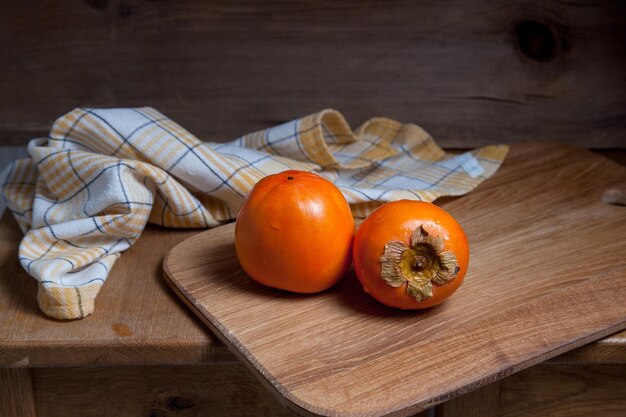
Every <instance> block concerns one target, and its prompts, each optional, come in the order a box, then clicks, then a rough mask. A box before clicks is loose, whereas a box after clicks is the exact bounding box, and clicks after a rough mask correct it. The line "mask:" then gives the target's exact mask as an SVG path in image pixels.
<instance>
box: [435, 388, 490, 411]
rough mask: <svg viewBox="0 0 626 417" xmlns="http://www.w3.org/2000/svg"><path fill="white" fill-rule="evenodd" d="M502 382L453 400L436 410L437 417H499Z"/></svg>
mask: <svg viewBox="0 0 626 417" xmlns="http://www.w3.org/2000/svg"><path fill="white" fill-rule="evenodd" d="M499 404H500V381H496V382H492V383H491V384H489V385H485V386H484V387H480V388H478V389H477V390H475V391H472V392H468V393H467V394H464V395H461V396H459V397H456V398H453V399H451V400H449V401H446V402H445V403H443V404H439V405H438V406H437V408H436V413H435V417H498V409H499Z"/></svg>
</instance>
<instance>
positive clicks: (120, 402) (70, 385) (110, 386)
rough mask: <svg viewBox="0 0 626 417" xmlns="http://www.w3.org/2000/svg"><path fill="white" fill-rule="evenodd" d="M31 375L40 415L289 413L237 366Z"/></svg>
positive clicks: (262, 416)
mask: <svg viewBox="0 0 626 417" xmlns="http://www.w3.org/2000/svg"><path fill="white" fill-rule="evenodd" d="M33 374H34V376H33V379H34V382H35V385H36V386H37V392H36V399H37V410H38V412H39V414H38V416H39V417H58V416H63V417H101V416H115V417H137V416H145V417H148V416H150V417H166V416H176V417H200V416H219V417H237V416H259V417H274V416H276V417H287V416H289V415H291V414H290V413H289V411H288V410H286V409H285V408H284V407H282V406H281V405H280V404H279V402H278V401H276V400H275V399H274V398H272V396H270V395H268V393H267V390H265V388H263V386H261V384H260V383H259V381H257V380H256V379H255V378H254V377H253V376H252V374H251V373H250V371H249V370H248V369H246V368H245V367H244V366H242V365H241V364H240V363H238V362H233V363H230V364H205V365H194V366H188V365H184V366H145V367H143V366H141V367H91V368H42V369H36V370H34V371H33ZM103 387H106V389H103ZM7 417H8V415H7Z"/></svg>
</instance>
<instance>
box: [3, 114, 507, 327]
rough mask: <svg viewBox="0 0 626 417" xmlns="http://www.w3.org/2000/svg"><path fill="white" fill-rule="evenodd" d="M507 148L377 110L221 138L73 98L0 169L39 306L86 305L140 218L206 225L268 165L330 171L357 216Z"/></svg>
mask: <svg viewBox="0 0 626 417" xmlns="http://www.w3.org/2000/svg"><path fill="white" fill-rule="evenodd" d="M507 151H508V148H507V147H506V146H488V147H484V148H481V149H477V150H474V151H472V152H467V153H463V154H459V155H452V154H448V153H446V152H444V151H443V150H441V149H440V148H439V147H438V146H437V145H436V144H435V142H434V141H433V139H432V138H431V137H430V135H428V133H426V132H425V131H424V130H422V129H421V128H420V127H419V126H416V125H414V124H403V123H400V122H397V121H394V120H390V119H386V118H375V119H372V120H370V121H368V122H366V123H365V124H364V125H362V126H361V127H360V128H358V129H357V130H356V131H354V132H353V131H352V130H351V129H350V127H349V126H348V124H347V123H346V121H345V120H344V118H343V117H342V115H341V114H340V113H338V112H337V111H334V110H324V111H321V112H319V113H315V114H312V115H310V116H306V117H303V118H300V119H297V120H293V121H291V122H288V123H285V124H282V125H279V126H275V127H272V128H269V129H266V130H262V131H259V132H255V133H250V134H247V135H244V136H242V137H240V138H238V139H236V140H234V141H232V142H229V143H209V142H201V141H200V140H198V139H197V138H196V137H195V136H193V135H192V134H191V133H189V132H188V131H186V130H185V129H183V128H182V127H181V126H179V125H178V124H176V123H175V122H173V121H172V120H170V119H168V118H167V117H166V116H164V115H163V114H161V113H159V112H158V111H156V110H154V109H152V108H147V107H146V108H134V109H75V110H73V111H71V112H70V113H68V114H66V115H65V116H62V117H61V118H60V119H58V120H57V121H56V122H55V123H54V125H53V127H52V130H51V132H50V135H49V137H48V138H41V139H34V140H32V141H31V142H30V143H29V145H28V152H29V154H30V158H29V159H22V160H19V161H17V162H15V163H13V164H12V165H11V166H9V167H8V169H6V170H5V171H4V172H3V173H2V175H1V176H0V184H2V195H3V198H4V203H5V205H6V206H7V208H8V210H10V212H11V213H13V215H14V216H15V218H16V219H17V221H18V223H19V225H20V227H21V228H22V230H23V231H24V233H25V236H24V238H23V240H22V242H21V244H20V247H19V261H20V263H21V265H22V266H23V267H24V269H25V270H26V271H28V273H29V274H31V275H32V276H33V277H35V278H36V279H37V280H38V281H39V290H38V295H37V299H38V301H39V306H40V307H41V309H42V310H43V312H44V313H45V314H47V315H49V316H51V317H55V318H58V319H76V318H82V317H85V316H86V315H88V314H90V313H91V312H92V311H93V309H94V300H95V298H96V295H97V294H98V291H99V290H100V288H101V286H102V284H103V283H104V281H105V280H106V278H107V275H108V274H109V271H110V270H111V267H112V266H113V264H114V262H115V260H116V259H117V257H118V256H119V255H120V253H121V252H122V251H124V250H125V249H127V248H129V247H130V246H131V245H132V244H133V242H134V241H135V240H136V239H137V238H138V237H139V235H140V234H141V232H142V230H143V229H144V227H145V226H146V223H147V222H151V223H155V224H158V225H162V226H168V227H213V226H217V225H219V224H221V223H224V222H227V221H229V220H233V219H234V218H235V217H236V216H237V212H238V210H239V207H240V206H241V204H242V202H243V200H244V198H245V196H246V193H247V192H248V191H249V190H250V189H251V188H252V186H254V184H255V183H256V182H257V181H259V180H260V179H261V178H263V177H264V176H266V175H269V174H274V173H278V172H281V171H284V170H287V169H297V170H305V171H315V172H317V173H318V174H320V175H322V176H324V177H326V178H327V179H329V180H331V181H332V182H334V183H335V184H336V185H337V186H338V187H339V188H340V189H341V191H342V192H343V194H344V195H345V197H346V199H347V200H348V202H349V203H350V205H351V207H352V210H353V213H354V215H355V217H365V216H366V215H367V214H368V213H369V212H371V211H372V210H373V209H374V208H376V207H377V206H379V205H380V204H382V203H384V202H387V201H392V200H398V199H414V200H424V201H433V200H435V199H436V198H437V197H439V196H444V195H461V194H464V193H467V192H468V191H470V190H472V189H473V188H474V187H476V186H477V185H478V184H479V183H480V182H481V181H483V180H484V179H486V178H488V177H489V176H491V175H492V174H493V173H494V172H495V171H496V170H497V169H498V167H499V166H500V164H501V163H502V161H503V159H504V157H505V155H506V153H507Z"/></svg>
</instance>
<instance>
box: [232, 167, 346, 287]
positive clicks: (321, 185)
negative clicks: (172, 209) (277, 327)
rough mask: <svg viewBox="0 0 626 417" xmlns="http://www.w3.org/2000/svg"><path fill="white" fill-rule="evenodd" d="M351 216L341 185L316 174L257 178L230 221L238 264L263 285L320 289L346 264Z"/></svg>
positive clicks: (288, 173) (289, 173)
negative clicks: (233, 230) (338, 186)
mask: <svg viewBox="0 0 626 417" xmlns="http://www.w3.org/2000/svg"><path fill="white" fill-rule="evenodd" d="M353 239H354V218H353V217H352V213H351V211H350V206H349V205H348V202H347V201H346V199H345V198H344V196H343V195H342V194H341V191H339V189H338V188H337V187H336V186H335V185H334V184H333V183H331V182H330V181H328V180H326V179H324V178H322V177H320V176H319V175H316V174H312V173H308V172H303V171H285V172H282V173H279V174H275V175H269V176H267V177H265V178H263V179H262V180H261V181H259V182H258V183H257V184H256V185H255V186H254V188H253V189H252V191H251V192H250V194H249V195H248V196H247V198H246V200H245V202H244V204H243V206H242V207H241V210H240V212H239V215H238V216H237V221H236V225H235V249H236V251H237V257H238V258H239V262H240V263H241V266H242V268H243V270H244V271H245V272H246V273H247V274H248V275H249V276H250V277H251V278H252V279H254V280H255V281H257V282H259V283H261V284H263V285H267V286H269V287H275V288H280V289H283V290H288V291H293V292H298V293H314V292H319V291H323V290H325V289H327V288H329V287H331V286H332V285H334V284H335V283H336V282H337V281H338V280H339V279H340V278H341V277H342V276H343V275H344V274H345V273H346V272H347V271H348V269H349V268H350V265H351V263H352V242H353Z"/></svg>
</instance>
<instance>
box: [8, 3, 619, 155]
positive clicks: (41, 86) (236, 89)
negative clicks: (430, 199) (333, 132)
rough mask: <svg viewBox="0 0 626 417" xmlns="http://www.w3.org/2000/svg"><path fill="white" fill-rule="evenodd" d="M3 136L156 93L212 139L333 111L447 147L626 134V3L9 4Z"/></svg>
mask: <svg viewBox="0 0 626 417" xmlns="http://www.w3.org/2000/svg"><path fill="white" fill-rule="evenodd" d="M0 27H1V28H2V30H1V31H0V62H1V63H3V64H2V65H0V79H2V80H3V82H2V84H1V85H0V114H1V115H2V117H1V118H0V144H21V143H24V142H25V141H26V140H28V139H29V138H31V137H34V136H39V135H45V134H46V133H47V132H48V131H49V128H50V125H51V124H52V122H53V121H54V120H55V119H56V118H57V117H59V116H60V115H61V114H63V113H65V112H67V111H69V110H71V109H72V108H74V107H76V106H81V105H82V106H99V107H102V106H104V107H117V106H144V105H151V106H154V107H156V108H158V109H159V110H161V111H163V112H164V113H165V114H167V115H168V116H170V117H171V118H173V119H174V120H176V121H177V122H179V123H180V124H181V125H182V126H184V127H185V128H187V129H189V130H190V131H191V132H193V133H195V134H196V135H198V136H199V137H200V138H201V139H204V140H211V141H222V140H229V139H234V138H236V137H238V136H239V135H241V134H243V133H247V132H250V131H254V130H258V129H261V128H265V127H267V126H270V125H274V124H277V123H281V122H283V121H285V120H291V119H293V118H296V117H299V116H302V115H305V114H309V113H311V112H314V111H318V110H320V109H323V108H328V107H330V108H336V109H338V110H340V111H342V112H343V113H345V115H346V116H347V118H348V120H349V121H350V123H352V124H353V125H357V124H359V123H361V122H363V121H365V120H366V119H368V118H370V117H373V116H388V117H392V118H395V119H398V120H401V121H405V122H414V123H417V124H420V125H421V126H422V127H424V128H425V129H426V130H427V131H429V132H430V133H431V134H432V135H433V137H435V138H436V139H437V140H438V142H439V143H440V144H441V145H442V146H445V147H474V146H478V145H483V144H488V143H502V142H511V143H512V142H519V141H522V140H528V139H534V140H546V139H550V140H554V139H558V140H561V141H563V142H569V143H573V144H579V145H582V146H586V147H621V148H624V147H626V137H625V136H624V132H625V131H626V93H625V92H626V79H625V78H624V77H623V69H624V67H625V66H626V50H625V48H624V47H623V45H624V44H625V43H626V4H625V3H624V2H620V1H616V0H602V1H597V0H579V1H576V2H567V1H558V0H550V1H547V2H546V1H539V0H533V1H524V2H502V1H500V2H493V1H490V0H482V1H473V2H465V1H462V0H455V1H451V2H450V1H448V2H419V1H403V2H371V1H368V2H354V1H347V0H344V1H323V2H319V1H313V0H304V1H298V2H293V1H285V0H281V1H275V2H272V3H271V4H270V5H268V4H266V3H261V2H248V3H241V2H223V1H217V0H212V1H206V2H180V1H172V0H167V1H158V2H128V1H122V0H109V1H107V0H93V1H82V2H79V1H74V2H72V5H71V6H68V5H67V4H65V3H62V2H58V1H54V0H44V1H39V2H37V3H33V2H19V1H12V2H9V3H8V4H5V5H4V7H3V12H2V14H0Z"/></svg>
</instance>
